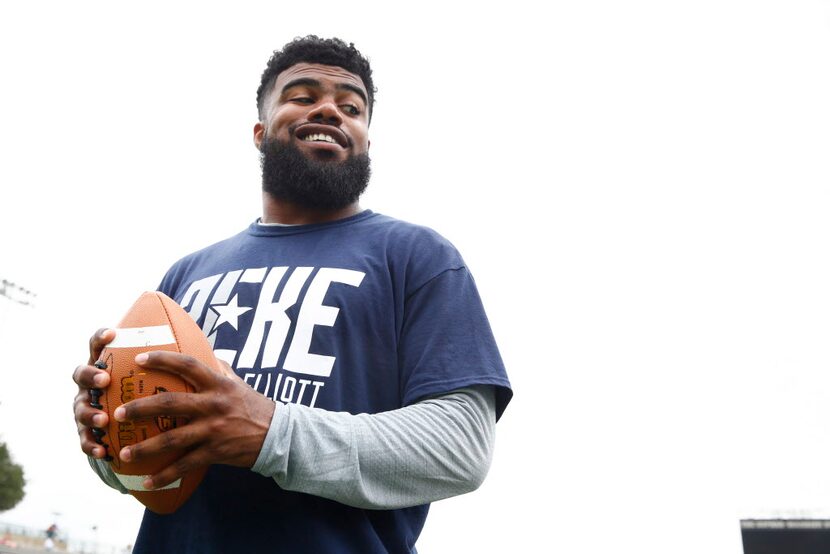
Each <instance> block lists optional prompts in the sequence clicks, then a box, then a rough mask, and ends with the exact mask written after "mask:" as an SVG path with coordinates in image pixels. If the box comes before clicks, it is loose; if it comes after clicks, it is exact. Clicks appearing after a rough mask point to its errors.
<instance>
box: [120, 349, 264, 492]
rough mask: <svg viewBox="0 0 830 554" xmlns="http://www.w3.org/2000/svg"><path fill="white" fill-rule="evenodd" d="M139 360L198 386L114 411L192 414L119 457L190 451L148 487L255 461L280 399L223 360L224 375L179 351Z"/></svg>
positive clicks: (127, 416) (133, 415)
mask: <svg viewBox="0 0 830 554" xmlns="http://www.w3.org/2000/svg"><path fill="white" fill-rule="evenodd" d="M136 363H138V364H139V365H141V366H142V367H146V368H148V369H154V370H162V371H168V372H170V373H175V374H178V375H180V376H181V377H183V378H184V379H186V380H187V381H189V382H190V383H191V384H192V385H193V387H194V388H195V389H196V392H194V393H184V392H165V393H161V394H155V395H153V396H148V397H145V398H139V399H136V400H132V401H130V402H128V403H126V404H124V405H122V406H119V407H118V408H116V410H115V412H114V413H113V416H114V417H115V419H116V420H117V421H129V420H134V419H140V418H151V417H156V416H161V415H167V416H181V417H186V418H188V423H187V424H186V425H183V426H181V427H177V428H175V429H171V430H169V431H166V432H164V433H161V434H159V435H156V436H155V437H152V438H149V439H147V440H144V441H142V442H139V443H137V444H134V445H132V446H129V447H126V448H122V449H121V452H120V453H119V456H120V458H121V459H122V460H123V461H125V462H132V461H138V460H143V459H146V458H151V457H153V456H155V455H157V454H159V453H160V452H163V451H167V450H170V449H182V450H187V453H186V454H184V455H183V456H182V457H181V458H179V459H178V460H176V461H175V462H173V463H172V464H171V465H170V466H168V467H166V468H164V469H162V470H161V471H159V472H158V473H156V474H155V475H152V476H150V479H149V480H148V481H145V483H144V486H145V488H159V487H164V486H165V485H168V484H170V483H172V482H174V481H175V480H176V479H179V478H180V477H182V476H183V475H184V474H185V473H187V472H189V471H191V470H193V469H195V468H197V467H201V466H206V465H210V464H228V465H232V466H238V467H245V468H250V467H252V466H253V465H254V463H255V462H256V459H257V457H258V456H259V452H260V450H261V449H262V443H263V442H264V441H265V435H266V434H267V433H268V427H269V426H270V425H271V418H272V417H273V415H274V409H275V408H276V404H275V403H274V402H272V401H271V400H270V399H268V398H266V397H265V396H263V395H261V394H259V393H258V392H256V391H254V390H253V389H252V388H251V387H249V386H248V385H247V384H245V382H244V381H242V379H240V378H239V377H237V376H236V375H235V374H234V373H233V371H232V370H231V369H230V366H228V365H227V364H225V362H221V361H220V363H222V364H224V367H223V369H224V370H225V373H224V374H219V373H217V372H215V371H214V370H212V369H211V368H209V367H208V366H206V365H205V364H203V363H202V362H200V361H198V360H196V359H195V358H192V357H190V356H186V355H183V354H178V353H176V352H162V351H157V352H148V353H146V354H139V355H138V356H137V357H136ZM148 485H149V486H148Z"/></svg>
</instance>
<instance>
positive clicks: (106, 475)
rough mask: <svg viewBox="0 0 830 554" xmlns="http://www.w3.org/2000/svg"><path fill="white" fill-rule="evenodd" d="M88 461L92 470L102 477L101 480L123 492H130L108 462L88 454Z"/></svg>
mask: <svg viewBox="0 0 830 554" xmlns="http://www.w3.org/2000/svg"><path fill="white" fill-rule="evenodd" d="M87 461H88V462H89V465H90V467H91V468H92V470H93V471H95V473H96V474H97V475H98V477H100V478H101V481H103V482H104V483H106V484H107V485H109V486H110V487H112V488H114V489H115V490H117V491H119V492H121V493H123V494H128V492H129V491H127V489H126V488H124V485H122V484H121V482H120V481H119V480H118V478H117V477H116V476H115V473H114V472H113V471H112V468H111V467H110V465H109V464H108V463H107V462H105V461H103V460H99V459H97V458H92V457H90V456H87Z"/></svg>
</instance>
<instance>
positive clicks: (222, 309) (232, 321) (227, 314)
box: [211, 294, 252, 331]
mask: <svg viewBox="0 0 830 554" xmlns="http://www.w3.org/2000/svg"><path fill="white" fill-rule="evenodd" d="M211 308H212V309H213V311H215V312H216V313H217V314H218V315H219V319H217V320H216V323H214V325H213V329H214V330H216V329H217V328H218V327H219V326H220V325H222V324H223V323H227V324H229V325H230V326H231V327H233V328H234V329H236V330H237V331H238V330H239V316H241V315H242V314H244V313H245V312H247V311H249V310H251V309H252V308H249V307H247V306H240V305H239V295H238V294H237V295H234V297H233V298H231V301H230V302H228V303H227V304H224V305H219V306H217V305H215V304H214V305H212V306H211Z"/></svg>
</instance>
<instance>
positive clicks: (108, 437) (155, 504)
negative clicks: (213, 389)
mask: <svg viewBox="0 0 830 554" xmlns="http://www.w3.org/2000/svg"><path fill="white" fill-rule="evenodd" d="M154 350H169V351H172V352H181V353H183V354H187V355H190V356H193V357H194V358H196V359H198V360H200V361H202V362H204V363H205V364H206V365H207V366H208V367H210V368H212V369H213V370H214V371H217V372H220V373H221V372H222V369H221V367H220V365H219V362H218V361H217V360H216V357H215V356H214V355H213V349H212V348H211V346H210V344H209V343H208V341H207V338H206V337H205V335H204V334H203V333H202V330H201V329H200V328H199V326H198V325H196V322H195V321H193V319H192V318H191V317H190V315H188V313H187V312H185V311H184V310H183V309H182V308H181V307H180V306H179V305H178V304H176V302H175V301H173V300H172V299H171V298H169V297H168V296H166V295H164V294H162V293H160V292H145V293H144V294H142V295H141V296H140V297H139V299H138V300H136V302H135V304H133V306H132V308H130V310H129V311H128V312H127V314H126V315H125V316H124V318H123V319H122V320H121V322H120V323H119V324H118V327H117V328H116V329H115V339H113V341H112V342H111V343H109V344H108V345H107V346H106V347H105V348H104V350H103V351H102V352H101V356H100V358H99V359H98V362H96V366H98V367H99V368H102V369H105V370H106V371H108V372H109V373H110V376H111V381H110V385H109V386H108V387H107V388H105V389H102V390H101V391H100V392H99V391H91V393H92V394H93V396H92V404H93V406H95V407H99V409H102V410H104V411H105V412H106V413H107V414H108V415H109V425H108V426H107V427H106V428H105V429H100V430H94V431H93V433H94V434H95V435H96V438H97V440H98V441H99V442H100V443H101V444H102V445H104V446H105V447H106V450H107V458H108V461H109V463H110V466H111V467H112V469H113V471H114V472H115V475H116V477H118V480H119V481H120V482H121V484H123V485H124V486H125V487H126V488H127V489H128V490H129V492H130V494H132V495H133V496H135V497H136V498H137V499H138V500H139V501H140V502H141V503H142V504H144V505H145V506H147V508H149V509H150V510H152V511H154V512H156V513H159V514H169V513H172V512H174V511H175V510H176V509H178V508H179V507H180V506H181V505H182V504H184V502H185V501H186V500H187V499H188V497H190V495H191V494H192V493H193V491H194V490H196V487H197V486H198V485H199V482H200V481H201V480H202V478H203V477H204V475H205V472H206V471H207V468H202V469H200V470H196V471H192V472H190V473H188V474H186V475H185V476H184V477H182V478H181V479H179V480H178V481H176V482H174V483H171V484H170V485H168V486H167V487H164V488H163V489H158V490H147V489H145V488H144V487H143V486H142V482H143V481H144V479H145V478H146V477H148V476H150V475H153V474H154V473H156V472H158V471H160V470H161V469H163V468H165V467H167V466H168V465H170V464H171V463H172V462H174V461H175V460H177V459H178V458H180V457H181V456H182V455H184V454H185V452H184V451H183V450H171V451H169V452H165V453H163V454H160V455H158V456H155V457H153V458H151V459H143V460H140V461H134V462H123V461H121V460H120V459H119V457H118V453H119V451H120V450H121V448H123V447H125V446H130V445H133V444H136V443H137V442H141V441H143V440H145V439H148V438H150V437H154V436H156V435H158V434H160V433H164V432H165V431H168V430H170V429H174V428H176V427H179V426H182V425H186V424H187V420H186V419H185V418H181V417H167V416H163V417H154V418H146V419H139V420H134V421H128V422H118V421H115V418H113V417H112V413H113V411H115V409H116V408H117V407H118V406H121V405H122V404H125V403H127V402H129V401H130V400H133V399H136V398H142V397H146V396H151V395H154V394H158V393H161V392H195V391H194V389H193V386H192V385H191V384H190V383H189V382H188V381H186V380H185V379H183V378H181V377H179V376H178V375H176V374H174V373H169V372H166V371H161V370H152V369H146V368H143V367H141V366H139V365H137V364H136V363H135V357H136V356H137V355H138V354H140V353H142V352H151V351H154ZM96 404H97V405H96ZM102 431H103V433H102Z"/></svg>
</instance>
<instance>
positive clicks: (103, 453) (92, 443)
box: [78, 427, 108, 460]
mask: <svg viewBox="0 0 830 554" xmlns="http://www.w3.org/2000/svg"><path fill="white" fill-rule="evenodd" d="M78 436H79V438H80V439H81V450H82V451H83V452H84V454H86V455H87V456H91V457H93V458H96V459H99V460H101V459H105V458H107V456H108V453H107V448H106V447H105V446H104V445H103V444H102V443H100V442H98V440H96V437H95V435H94V434H93V433H92V429H89V428H88V427H87V428H82V429H80V430H79V431H78Z"/></svg>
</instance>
